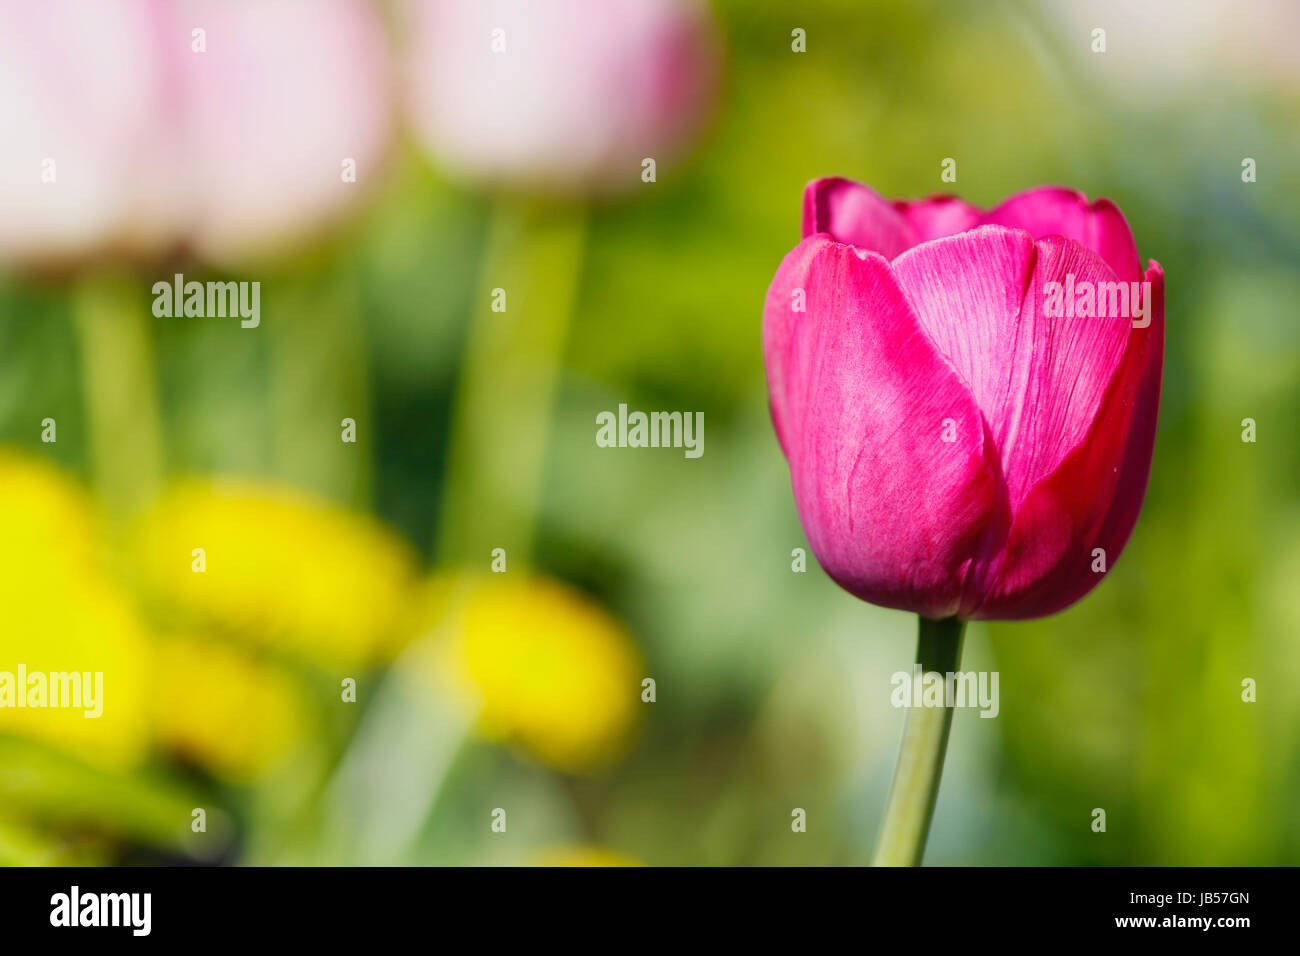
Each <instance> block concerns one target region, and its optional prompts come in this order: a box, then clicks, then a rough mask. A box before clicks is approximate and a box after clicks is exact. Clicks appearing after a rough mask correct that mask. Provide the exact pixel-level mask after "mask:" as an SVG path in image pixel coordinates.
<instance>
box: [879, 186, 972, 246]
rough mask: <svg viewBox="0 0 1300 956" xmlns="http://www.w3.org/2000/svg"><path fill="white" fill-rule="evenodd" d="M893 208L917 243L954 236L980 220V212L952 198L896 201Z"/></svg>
mask: <svg viewBox="0 0 1300 956" xmlns="http://www.w3.org/2000/svg"><path fill="white" fill-rule="evenodd" d="M894 208H895V209H897V210H898V211H899V212H900V213H902V215H903V218H904V219H906V220H907V221H908V223H910V224H911V226H912V229H913V230H914V231H915V233H916V241H917V242H928V241H929V240H931V239H941V238H943V237H944V236H955V235H956V234H957V233H959V232H965V231H966V230H967V229H974V228H975V227H976V226H978V225H979V224H980V222H981V220H982V219H983V218H984V210H982V209H980V208H978V207H977V206H972V205H971V204H970V203H968V202H965V201H964V200H961V199H958V198H957V197H956V196H930V197H929V198H927V199H913V200H906V199H900V200H897V201H896V202H895V203H894Z"/></svg>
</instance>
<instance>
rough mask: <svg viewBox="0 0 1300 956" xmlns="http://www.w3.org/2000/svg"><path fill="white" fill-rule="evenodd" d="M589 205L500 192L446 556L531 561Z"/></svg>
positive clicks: (448, 506) (471, 353)
mask: <svg viewBox="0 0 1300 956" xmlns="http://www.w3.org/2000/svg"><path fill="white" fill-rule="evenodd" d="M586 228H587V218H586V213H585V211H584V210H583V209H582V208H581V207H580V206H566V205H562V204H551V203H547V202H545V201H528V200H514V201H512V200H510V199H506V198H502V199H500V200H498V202H497V206H496V209H495V210H494V214H493V216H492V222H491V223H490V225H489V230H488V240H487V249H486V252H485V254H484V258H483V266H482V272H481V274H480V277H479V289H478V292H479V298H478V305H477V314H476V315H475V317H474V320H473V321H472V322H471V323H470V328H469V333H468V341H467V343H466V347H465V358H464V362H463V364H462V368H461V381H460V385H459V388H458V394H457V396H456V401H455V406H454V412H453V419H452V426H451V436H450V440H449V445H450V448H449V451H448V464H447V470H446V477H445V478H444V488H443V507H442V515H441V520H440V526H439V529H438V541H437V545H436V547H435V556H436V557H437V558H438V559H440V560H443V561H474V562H476V563H481V564H483V565H484V566H486V562H487V561H488V559H489V557H490V555H491V553H492V551H493V550H494V549H496V548H503V549H505V550H506V551H508V552H509V556H510V561H511V564H514V563H515V562H516V561H519V562H522V563H525V564H526V563H527V562H528V558H529V553H530V551H531V550H532V537H533V530H534V529H533V523H534V521H535V520H536V512H537V509H538V505H539V503H540V500H541V490H542V484H543V475H544V471H545V466H546V452H547V448H548V444H549V440H550V435H549V431H550V424H551V417H552V414H553V409H552V405H553V404H554V401H555V394H556V390H557V386H558V383H559V379H560V370H561V366H562V364H563V362H562V360H563V356H564V347H565V344H566V343H567V341H568V332H569V323H570V321H571V319H572V314H573V307H574V303H575V301H576V297H577V293H578V282H579V278H580V273H581V269H582V258H583V247H584V245H585V236H586Z"/></svg>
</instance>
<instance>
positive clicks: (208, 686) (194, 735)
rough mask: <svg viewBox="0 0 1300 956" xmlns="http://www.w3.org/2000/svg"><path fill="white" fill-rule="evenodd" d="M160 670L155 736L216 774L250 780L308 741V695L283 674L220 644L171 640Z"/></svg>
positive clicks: (162, 649) (163, 647) (164, 646)
mask: <svg viewBox="0 0 1300 956" xmlns="http://www.w3.org/2000/svg"><path fill="white" fill-rule="evenodd" d="M157 660H158V663H157V667H156V669H155V671H154V698H153V717H154V727H155V735H156V736H157V738H158V740H159V741H160V742H161V743H162V744H163V746H164V747H166V748H167V749H169V750H171V751H172V752H174V753H177V754H179V755H181V756H183V757H185V758H187V759H189V760H192V761H193V762H194V763H196V764H199V765H200V766H203V767H206V768H207V769H209V770H211V771H212V772H213V774H214V775H216V776H218V777H221V778H223V779H225V780H230V781H234V782H242V781H247V780H250V779H252V778H255V777H257V776H259V775H260V774H262V773H263V772H264V771H266V770H268V769H271V768H273V767H274V766H275V765H276V763H277V762H278V761H280V760H281V759H282V758H284V757H285V756H286V755H287V754H288V753H289V752H290V750H291V748H292V747H293V745H294V744H295V743H297V742H298V740H299V739H300V738H301V734H302V730H303V727H304V725H305V723H306V722H305V720H304V714H303V711H304V708H303V700H302V694H301V692H300V689H299V687H298V685H297V684H296V683H295V682H294V681H293V680H292V679H291V678H290V677H289V675H288V674H286V673H285V672H284V671H282V670H281V669H279V668H277V667H276V666H274V665H271V664H265V663H262V662H260V661H257V660H254V659H253V658H252V657H250V656H249V655H248V654H247V653H246V652H244V651H242V650H240V649H238V648H236V647H234V646H233V645H230V644H227V643H224V642H222V641H219V640H212V639H202V640H201V639H197V638H193V637H169V638H166V639H164V640H163V641H161V643H160V644H159V647H158V654H157Z"/></svg>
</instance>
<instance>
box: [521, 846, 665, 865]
mask: <svg viewBox="0 0 1300 956" xmlns="http://www.w3.org/2000/svg"><path fill="white" fill-rule="evenodd" d="M528 865H529V866H644V865H645V864H643V863H642V862H641V861H640V860H634V859H632V858H631V857H630V856H624V855H623V854H621V853H615V852H614V851H613V850H606V849H604V848H603V847H598V846H574V847H557V848H555V849H552V850H545V851H543V852H542V853H539V854H537V855H536V856H535V857H533V859H532V860H531V861H530V862H529V864H528Z"/></svg>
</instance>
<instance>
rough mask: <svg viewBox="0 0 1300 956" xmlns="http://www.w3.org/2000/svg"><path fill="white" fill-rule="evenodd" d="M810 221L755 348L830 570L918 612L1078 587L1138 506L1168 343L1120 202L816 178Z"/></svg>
mask: <svg viewBox="0 0 1300 956" xmlns="http://www.w3.org/2000/svg"><path fill="white" fill-rule="evenodd" d="M803 235H804V239H803V241H802V242H801V243H799V245H798V246H796V247H795V249H794V250H793V251H792V252H791V253H790V254H789V255H787V256H786V258H785V260H784V261H783V262H782V263H781V266H780V268H779V269H778V270H777V273H776V278H775V279H774V281H773V283H772V286H771V288H770V290H769V291H768V296H767V302H766V306H765V309H764V319H763V347H764V360H765V364H766V366H767V375H768V386H769V390H770V395H771V405H772V417H773V420H774V423H775V426H776V431H777V436H778V439H779V440H780V443H781V447H782V449H783V450H784V452H785V455H786V458H787V459H788V461H789V464H790V474H791V480H792V483H793V486H794V494H795V501H796V503H797V506H798V509H799V514H800V518H801V519H802V521H803V526H804V529H805V531H806V533H807V535H808V540H809V543H810V545H811V546H812V549H813V551H814V553H815V554H816V555H817V558H818V560H819V561H820V562H821V564H822V566H823V567H824V568H825V569H826V571H827V573H828V574H830V575H831V577H832V578H834V579H835V580H836V581H837V582H838V583H839V584H840V585H841V586H842V587H844V588H845V589H846V590H848V591H850V592H852V593H853V594H855V595H857V596H858V597H860V598H862V599H864V600H867V601H870V602H872V603H875V604H880V605H884V606H886V607H893V608H900V609H905V610H910V611H915V612H916V613H918V614H921V615H923V616H925V617H931V618H943V617H948V616H952V615H958V616H960V617H962V618H968V619H970V618H1030V617H1038V616H1042V615H1046V614H1052V613H1054V612H1056V611H1059V610H1061V609H1062V608H1064V607H1066V606H1067V605H1069V604H1071V603H1072V602H1074V601H1076V600H1078V599H1079V598H1080V597H1082V596H1083V595H1084V594H1086V593H1087V592H1088V591H1090V590H1091V589H1092V588H1093V587H1094V586H1095V585H1096V584H1097V583H1098V582H1099V581H1100V580H1101V579H1102V577H1104V576H1105V574H1106V573H1107V572H1108V571H1109V569H1110V568H1111V567H1113V565H1114V562H1115V559H1116V558H1117V557H1118V555H1119V553H1120V551H1121V550H1122V549H1123V547H1124V545H1125V543H1126V541H1127V540H1128V536H1129V533H1130V532H1131V531H1132V529H1133V525H1134V523H1135V522H1136V521H1137V516H1138V512H1139V510H1140V508H1141V505H1142V499H1143V496H1144V494H1145V491H1146V485H1147V477H1148V474H1149V471H1150V466H1151V455H1152V449H1153V445H1154V441H1155V424H1156V413H1157V408H1158V405H1159V398H1160V378H1161V368H1162V361H1163V354H1164V276H1163V272H1162V271H1161V268H1160V266H1159V265H1158V264H1157V263H1155V262H1152V263H1150V264H1149V266H1148V268H1147V271H1146V273H1145V275H1144V274H1143V273H1142V272H1141V269H1140V266H1139V260H1138V256H1137V249H1136V246H1135V244H1134V241H1133V236H1132V233H1131V232H1130V230H1129V227H1128V223H1127V222H1126V221H1125V219H1124V216H1123V214H1122V213H1120V211H1119V210H1118V209H1117V208H1116V207H1115V206H1114V204H1112V203H1110V202H1109V201H1107V200H1099V201H1098V202H1095V203H1091V204H1090V203H1088V201H1087V199H1086V198H1085V197H1084V196H1083V195H1081V194H1080V193H1077V192H1074V191H1072V190H1067V189H1060V188H1052V187H1044V188H1040V189H1033V190H1030V191H1028V192H1025V193H1021V194H1020V195H1017V196H1013V197H1011V198H1010V199H1008V200H1007V201H1006V202H1004V203H1002V205H1000V206H998V207H997V208H996V209H994V210H992V211H991V212H987V213H986V212H981V211H980V210H978V209H976V208H975V207H973V206H970V205H968V204H966V203H964V202H962V201H961V200H958V199H953V198H934V199H928V200H923V201H920V202H889V201H887V200H885V199H882V198H881V197H880V196H878V195H877V194H876V193H874V192H873V191H871V190H870V189H868V188H867V187H866V186H863V185H861V184H859V183H853V182H849V181H847V180H842V179H822V180H818V181H816V182H813V183H811V184H810V185H809V186H808V189H807V190H806V192H805V195H804V218H803ZM1144 281H1145V283H1149V285H1144ZM1121 287H1123V288H1122V289H1121ZM1085 291H1088V292H1089V296H1090V298H1088V299H1087V302H1088V303H1091V307H1085V296H1084V295H1083V293H1084V292H1085ZM1121 291H1123V292H1124V293H1125V296H1124V301H1125V302H1126V303H1127V305H1126V306H1121V307H1119V308H1117V307H1116V306H1117V304H1118V303H1119V302H1120V292H1121ZM1076 292H1077V299H1076V298H1075V297H1074V295H1075V293H1076ZM1129 293H1132V298H1131V299H1129V298H1128V294H1129ZM1103 303H1104V304H1103ZM1076 304H1077V305H1078V308H1077V309H1076V308H1075V306H1076ZM1063 309H1064V310H1065V311H1064V312H1063V311H1062V310H1063Z"/></svg>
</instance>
